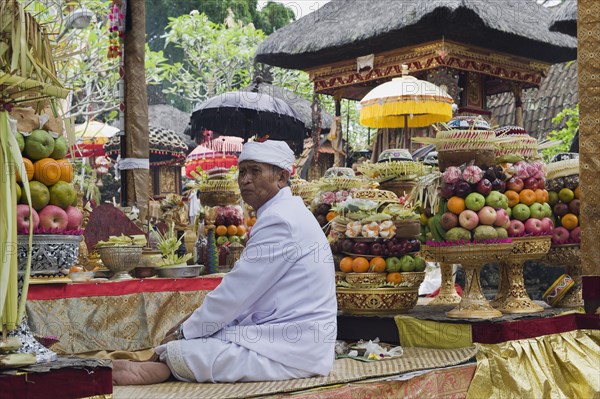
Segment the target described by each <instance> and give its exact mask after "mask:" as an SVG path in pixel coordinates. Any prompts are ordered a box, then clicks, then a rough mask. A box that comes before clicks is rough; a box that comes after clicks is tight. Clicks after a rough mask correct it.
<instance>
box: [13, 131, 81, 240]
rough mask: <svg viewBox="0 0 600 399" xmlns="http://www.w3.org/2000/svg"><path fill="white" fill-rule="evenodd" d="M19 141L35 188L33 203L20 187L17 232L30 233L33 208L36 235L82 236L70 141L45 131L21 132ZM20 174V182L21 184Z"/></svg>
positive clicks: (32, 190)
mask: <svg viewBox="0 0 600 399" xmlns="http://www.w3.org/2000/svg"><path fill="white" fill-rule="evenodd" d="M16 137H17V142H18V143H19V148H20V150H21V152H22V154H23V163H24V164H25V169H26V170H27V179H28V180H29V187H30V189H31V202H32V204H27V199H26V197H25V196H24V195H21V192H22V190H21V186H20V185H17V187H18V188H17V202H21V204H20V205H18V206H17V229H18V232H19V234H26V233H27V229H28V227H29V205H31V206H32V208H33V209H32V210H31V213H32V215H31V217H32V223H33V231H34V234H48V233H50V234H80V233H81V232H80V231H79V228H80V227H81V223H82V222H83V214H82V213H81V211H80V210H79V209H77V208H76V206H77V200H78V198H77V192H76V191H75V189H74V188H73V186H72V185H71V184H70V183H71V181H72V180H73V165H71V162H70V161H69V160H68V159H65V155H66V154H67V142H66V140H65V138H64V137H63V136H58V137H57V138H54V137H52V135H51V134H50V133H49V132H47V131H45V130H41V129H37V130H33V131H32V132H31V133H23V134H21V133H18V134H17V136H16ZM21 181H22V179H21V176H19V175H18V173H17V182H19V183H20V182H21Z"/></svg>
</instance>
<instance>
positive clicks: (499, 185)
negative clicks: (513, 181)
mask: <svg viewBox="0 0 600 399" xmlns="http://www.w3.org/2000/svg"><path fill="white" fill-rule="evenodd" d="M492 190H494V191H500V192H501V193H504V192H505V191H506V183H504V180H501V179H494V180H493V181H492Z"/></svg>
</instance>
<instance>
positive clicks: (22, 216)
mask: <svg viewBox="0 0 600 399" xmlns="http://www.w3.org/2000/svg"><path fill="white" fill-rule="evenodd" d="M31 224H32V226H31V227H32V229H33V230H35V229H37V228H38V226H39V224H40V217H39V215H38V213H37V212H36V210H35V209H33V208H31ZM17 232H19V233H26V232H29V205H25V204H19V205H17Z"/></svg>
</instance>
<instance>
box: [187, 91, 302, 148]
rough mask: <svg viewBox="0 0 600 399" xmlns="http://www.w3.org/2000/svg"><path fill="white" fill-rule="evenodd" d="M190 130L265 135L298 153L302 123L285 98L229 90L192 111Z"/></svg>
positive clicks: (262, 136) (225, 133)
mask: <svg viewBox="0 0 600 399" xmlns="http://www.w3.org/2000/svg"><path fill="white" fill-rule="evenodd" d="M191 121H192V132H193V133H194V134H195V135H198V132H203V131H204V130H212V131H213V132H214V134H215V136H221V135H223V136H237V137H241V138H242V139H243V140H244V142H246V141H248V139H249V138H251V137H253V136H256V137H257V138H259V139H260V138H269V139H271V140H283V141H286V142H287V143H288V144H289V145H290V147H291V148H292V150H294V152H295V153H296V154H299V153H301V152H302V145H303V142H304V134H305V126H304V124H303V123H302V121H301V118H300V117H299V115H298V114H297V112H296V111H295V110H294V109H293V108H292V107H290V106H289V105H288V104H287V103H286V102H285V101H283V100H280V99H278V98H275V97H272V96H270V95H268V94H266V93H259V92H253V91H233V92H227V93H224V94H220V95H218V96H215V97H212V98H209V99H208V100H206V101H205V102H203V103H202V104H200V105H199V106H197V107H196V108H195V109H194V111H193V112H192V118H191Z"/></svg>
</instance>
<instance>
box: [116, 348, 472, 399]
mask: <svg viewBox="0 0 600 399" xmlns="http://www.w3.org/2000/svg"><path fill="white" fill-rule="evenodd" d="M476 353H477V349H475V347H468V348H460V349H426V348H405V350H404V355H403V356H402V357H400V358H397V359H390V360H382V361H379V362H372V363H364V362H358V361H356V360H351V359H338V360H336V361H335V364H334V366H333V370H332V371H331V373H330V374H329V375H328V376H327V377H315V378H304V379H297V380H287V381H270V382H244V383H237V384H192V383H185V382H165V383H163V384H157V385H145V386H124V387H114V391H113V398H115V399H121V398H146V399H151V398H161V399H169V398H173V399H175V398H177V399H184V398H212V399H238V398H252V397H257V396H265V395H272V394H276V393H285V392H294V391H301V390H305V389H310V388H315V387H320V386H326V385H335V384H342V383H347V382H351V381H359V380H365V379H367V378H372V377H385V376H390V375H397V374H404V373H408V372H411V371H417V370H425V369H435V368H441V367H448V366H454V365H457V364H461V363H464V362H466V361H468V360H469V359H471V358H472V357H473V356H475V354H476Z"/></svg>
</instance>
